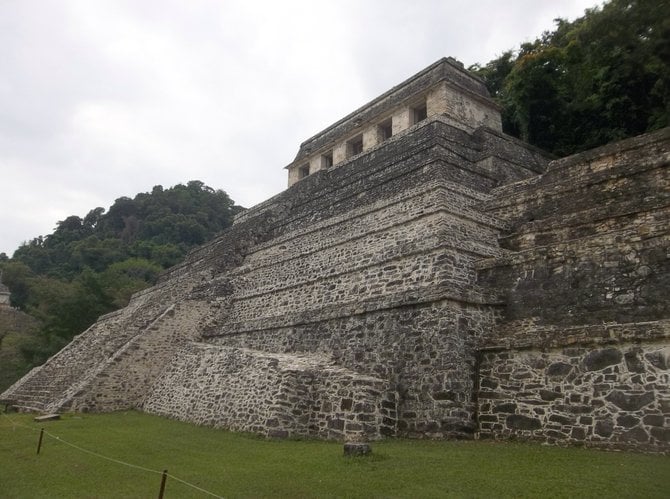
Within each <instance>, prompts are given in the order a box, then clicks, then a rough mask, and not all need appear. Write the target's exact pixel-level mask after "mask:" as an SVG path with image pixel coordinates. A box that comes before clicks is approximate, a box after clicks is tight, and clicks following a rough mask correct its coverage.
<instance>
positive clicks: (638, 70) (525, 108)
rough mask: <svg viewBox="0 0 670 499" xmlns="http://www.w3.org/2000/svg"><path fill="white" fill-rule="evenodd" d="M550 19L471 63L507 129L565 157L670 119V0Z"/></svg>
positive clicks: (631, 1) (623, 1) (619, 3)
mask: <svg viewBox="0 0 670 499" xmlns="http://www.w3.org/2000/svg"><path fill="white" fill-rule="evenodd" d="M555 22H556V29H555V30H554V31H552V32H545V33H544V34H542V36H541V37H539V38H538V39H536V40H535V41H534V42H532V43H524V44H522V45H521V47H520V49H519V50H518V51H507V52H505V53H503V54H502V55H501V56H500V57H498V58H496V59H494V60H492V61H490V62H488V63H487V64H485V65H483V66H482V65H478V64H477V65H474V66H472V67H471V68H470V70H471V71H474V72H475V73H477V74H478V75H479V76H480V77H482V78H483V79H484V81H485V82H486V85H487V87H488V89H489V91H490V93H491V95H492V96H493V97H494V98H495V99H496V100H497V101H498V102H499V103H500V104H501V106H502V108H503V129H504V131H505V132H507V133H509V134H511V135H514V136H516V137H519V138H521V139H522V140H524V141H526V142H529V143H530V144H533V145H535V146H538V147H540V148H542V149H544V150H546V151H549V152H552V153H554V154H556V155H557V156H565V155H568V154H573V153H576V152H580V151H584V150H586V149H591V148H593V147H596V146H600V145H603V144H606V143H608V142H612V141H616V140H619V139H623V138H626V137H631V136H635V135H639V134H641V133H645V132H649V131H652V130H656V129H659V128H663V127H666V126H668V125H670V64H669V61H670V0H612V1H610V2H608V3H606V4H604V5H603V6H602V7H596V8H593V9H588V10H587V11H586V12H585V15H584V16H583V17H580V18H578V19H576V20H575V21H572V22H568V21H566V20H564V19H557V20H556V21H555Z"/></svg>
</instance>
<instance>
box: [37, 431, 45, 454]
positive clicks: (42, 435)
mask: <svg viewBox="0 0 670 499" xmlns="http://www.w3.org/2000/svg"><path fill="white" fill-rule="evenodd" d="M42 438H44V428H42V429H41V430H40V439H39V441H38V442H37V454H39V453H40V450H41V449H42Z"/></svg>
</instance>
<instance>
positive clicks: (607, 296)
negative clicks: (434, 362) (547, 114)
mask: <svg viewBox="0 0 670 499" xmlns="http://www.w3.org/2000/svg"><path fill="white" fill-rule="evenodd" d="M669 163H670V131H669V130H667V129H666V130H662V131H660V132H657V133H653V134H649V135H646V136H643V137H639V138H635V139H630V140H627V141H623V142H620V143H617V144H613V145H610V146H605V147H602V148H599V149H597V150H594V151H589V152H587V153H584V154H580V155H576V156H574V157H571V158H565V159H562V160H557V161H554V162H552V163H550V165H549V168H548V170H547V172H546V173H545V174H544V175H542V176H539V177H535V178H532V179H528V180H523V181H520V182H517V183H514V184H510V185H507V186H503V187H499V188H497V189H495V190H494V191H493V197H492V198H491V199H489V200H487V201H485V202H484V203H483V207H484V209H485V210H486V211H487V213H489V214H491V215H492V216H498V217H500V218H502V219H503V220H505V221H506V222H507V223H508V224H509V230H508V233H507V234H506V235H505V236H503V237H501V241H500V242H501V245H502V246H503V247H504V248H507V249H509V250H512V251H510V252H508V253H506V254H504V255H499V256H497V257H494V258H488V259H485V260H482V261H480V262H478V263H477V267H478V268H479V271H480V272H479V284H480V285H483V286H487V287H490V288H494V289H498V290H500V291H501V292H502V293H503V294H504V301H505V303H506V306H505V309H504V311H503V314H502V319H501V321H500V322H499V324H498V325H497V327H496V328H494V329H493V331H492V332H491V334H489V335H488V337H487V338H486V341H485V342H484V344H483V345H482V349H481V357H480V364H479V383H480V389H479V393H478V397H479V403H478V408H479V413H478V419H479V427H478V435H479V436H482V437H492V438H509V437H515V438H529V439H536V440H543V441H547V442H551V443H573V444H574V443H579V444H583V445H589V446H598V447H605V448H619V449H641V450H645V451H655V452H659V451H660V452H667V450H668V447H669V442H670V434H669V433H668V430H667V427H668V423H670V392H669V390H668V387H669V386H670V385H669V383H668V382H669V381H670V370H669V363H668V355H669V354H670V349H669V344H670V343H669V342H670V329H669V327H668V317H670V308H669V306H670V305H669V303H670V302H668V299H667V297H668V291H669V290H670V231H669V228H670V224H669V221H670V216H669V215H670V169H669V168H668V164H669ZM566 179H569V181H566Z"/></svg>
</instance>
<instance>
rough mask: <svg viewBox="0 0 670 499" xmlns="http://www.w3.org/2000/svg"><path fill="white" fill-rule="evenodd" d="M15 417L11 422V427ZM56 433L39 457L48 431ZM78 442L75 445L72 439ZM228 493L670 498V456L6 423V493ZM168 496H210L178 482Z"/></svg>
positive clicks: (82, 423) (169, 425)
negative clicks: (349, 444) (359, 445)
mask: <svg viewBox="0 0 670 499" xmlns="http://www.w3.org/2000/svg"><path fill="white" fill-rule="evenodd" d="M8 418H11V419H8ZM42 427H44V428H45V430H46V431H47V432H48V433H50V434H51V435H54V436H58V437H60V440H59V439H55V438H53V437H52V436H46V435H45V437H44V443H43V446H42V451H41V453H40V455H36V450H37V441H38V437H39V429H40V428H42ZM66 442H67V443H66ZM68 443H69V444H74V445H76V446H78V447H80V448H81V449H86V450H88V451H93V452H96V453H99V454H101V455H104V456H107V457H110V458H113V459H115V460H118V461H124V462H128V463H132V464H134V465H137V466H140V467H143V468H147V469H150V470H157V471H160V470H163V469H168V471H169V473H170V475H174V476H176V477H178V478H180V479H182V480H185V481H187V482H190V483H192V484H195V485H197V486H198V487H201V488H203V489H206V490H207V491H210V492H213V493H214V494H216V495H218V496H222V497H291V498H297V497H412V498H423V497H487V498H490V497H570V498H574V497H607V498H611V497H640V498H654V497H658V498H661V497H663V498H667V497H670V458H668V457H667V456H647V455H641V454H626V453H613V452H603V451H595V450H586V449H576V448H572V449H562V448H557V447H549V446H543V445H537V444H520V443H495V442H486V441H485V442H435V441H417V440H412V441H410V440H388V441H384V442H376V443H374V444H373V455H372V456H369V457H361V458H345V457H343V456H342V444H340V443H331V442H320V441H294V440H291V441H267V440H263V439H260V438H257V437H254V436H249V435H243V434H234V433H229V432H225V431H222V430H214V429H210V428H203V427H197V426H192V425H189V424H185V423H180V422H176V421H170V420H166V419H162V418H158V417H154V416H149V415H146V414H140V413H135V412H120V413H114V414H86V415H81V414H70V415H64V416H63V417H62V419H61V420H60V421H53V422H46V423H35V422H33V420H32V416H30V415H23V414H22V415H17V414H9V415H7V416H5V415H0V497H2V498H30V499H32V498H42V497H44V498H58V497H64V498H79V497H86V498H94V497H95V498H102V497H109V498H124V497H133V498H134V497H138V498H145V497H148V498H150V497H157V496H158V490H159V486H160V480H161V475H160V474H159V473H153V472H151V471H146V470H142V469H138V468H131V467H127V466H124V465H122V464H119V463H117V462H113V461H109V460H105V459H103V458H101V457H98V456H95V455H92V454H90V453H87V452H84V451H82V450H80V449H78V448H75V447H72V446H71V445H68ZM165 497H166V498H182V497H197V498H204V497H210V496H208V495H207V494H205V493H203V492H200V491H198V490H196V489H193V488H190V487H188V486H186V485H184V484H182V483H180V482H178V481H176V480H175V479H173V478H171V477H170V478H168V480H167V484H166V490H165Z"/></svg>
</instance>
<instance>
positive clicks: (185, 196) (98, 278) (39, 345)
mask: <svg viewBox="0 0 670 499" xmlns="http://www.w3.org/2000/svg"><path fill="white" fill-rule="evenodd" d="M240 210H242V208H241V207H239V206H236V205H235V203H234V202H233V201H232V200H231V199H230V198H229V197H228V195H227V194H226V193H225V192H224V191H222V190H214V189H212V188H211V187H208V186H206V185H205V184H204V183H202V182H200V181H197V180H193V181H190V182H188V183H187V184H186V185H182V184H178V185H176V186H174V187H171V188H169V189H164V188H163V187H162V186H160V185H158V186H155V187H154V188H153V190H152V191H151V192H146V193H140V194H137V195H136V196H135V197H134V198H132V199H131V198H128V197H121V198H119V199H117V200H116V201H115V202H114V204H113V205H112V206H111V207H110V208H109V210H107V211H105V209H104V208H95V209H93V210H91V211H89V213H88V214H87V215H86V216H85V217H84V218H81V217H78V216H74V215H73V216H69V217H67V218H66V219H65V220H62V221H60V222H58V224H57V227H56V228H55V230H54V231H53V233H51V234H49V235H47V236H40V237H37V238H35V239H33V240H32V241H29V242H26V243H24V244H23V245H21V246H20V247H19V248H18V249H17V250H16V252H15V253H14V255H13V257H12V258H11V259H9V258H4V259H0V270H2V280H3V282H4V283H5V284H6V285H7V286H8V287H9V288H10V290H11V292H12V294H11V303H12V305H13V306H14V307H16V308H18V309H20V310H22V311H24V312H27V313H28V314H30V315H32V316H33V317H35V318H36V319H38V320H39V321H40V323H41V327H40V331H39V334H38V336H37V338H38V339H37V340H36V339H35V337H32V338H30V341H28V340H26V341H25V342H23V343H22V344H21V345H20V350H21V352H22V354H23V356H24V357H25V358H26V361H27V362H28V365H29V366H34V365H39V364H41V363H42V362H44V360H46V358H48V357H49V356H50V355H52V354H53V353H54V352H56V351H58V350H59V349H60V348H61V347H63V346H64V345H65V344H67V343H68V342H69V341H70V339H71V338H72V337H73V336H74V335H75V334H78V333H80V332H82V331H84V330H85V329H86V328H87V327H88V326H90V325H91V324H92V323H93V322H95V320H96V319H97V318H98V317H99V316H100V315H102V314H105V313H108V312H111V311H113V310H116V309H119V308H121V307H124V306H125V305H126V304H127V303H128V300H129V299H130V296H131V295H132V294H133V293H135V292H136V291H139V290H141V289H143V288H146V287H147V286H150V285H152V284H153V283H155V282H156V279H157V278H158V275H159V273H160V272H161V271H162V270H163V269H165V268H167V267H170V266H172V265H174V264H176V263H178V262H180V261H181V260H182V259H183V258H184V256H185V255H186V253H187V252H188V251H189V250H190V249H191V248H193V247H195V246H198V245H200V244H202V243H204V242H206V241H208V240H210V239H212V238H213V237H214V236H215V235H216V234H217V233H218V232H220V231H222V230H223V229H225V228H226V227H228V226H230V225H231V223H232V219H233V216H234V215H235V214H236V213H237V212H239V211H240Z"/></svg>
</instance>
